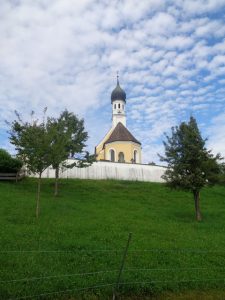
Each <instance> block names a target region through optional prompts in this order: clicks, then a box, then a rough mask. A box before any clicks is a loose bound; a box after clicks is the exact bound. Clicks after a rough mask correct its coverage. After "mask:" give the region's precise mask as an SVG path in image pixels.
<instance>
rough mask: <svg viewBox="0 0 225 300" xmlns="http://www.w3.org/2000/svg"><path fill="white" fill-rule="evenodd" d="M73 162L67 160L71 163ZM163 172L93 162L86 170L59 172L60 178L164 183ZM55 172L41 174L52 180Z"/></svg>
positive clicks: (150, 167)
mask: <svg viewBox="0 0 225 300" xmlns="http://www.w3.org/2000/svg"><path fill="white" fill-rule="evenodd" d="M72 162H74V160H68V163H72ZM164 172H165V167H160V166H150V165H141V164H140V165H139V164H124V163H112V162H102V161H99V162H95V163H93V164H92V165H91V166H90V167H87V168H76V167H74V168H72V169H66V170H65V171H64V172H62V171H60V177H61V178H81V179H121V180H137V181H151V182H164V180H163V179H162V178H161V176H162V175H163V174H164ZM54 176H55V172H54V170H53V169H52V168H48V169H47V170H45V172H44V173H43V177H45V178H54Z"/></svg>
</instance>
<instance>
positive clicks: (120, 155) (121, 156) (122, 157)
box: [118, 152, 125, 163]
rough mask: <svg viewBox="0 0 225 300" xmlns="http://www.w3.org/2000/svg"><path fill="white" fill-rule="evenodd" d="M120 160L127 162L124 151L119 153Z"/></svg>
mask: <svg viewBox="0 0 225 300" xmlns="http://www.w3.org/2000/svg"><path fill="white" fill-rule="evenodd" d="M118 162H120V163H124V162H125V159H124V153H123V152H120V153H119V155H118Z"/></svg>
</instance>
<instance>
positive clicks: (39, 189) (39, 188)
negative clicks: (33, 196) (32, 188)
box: [36, 173, 41, 219]
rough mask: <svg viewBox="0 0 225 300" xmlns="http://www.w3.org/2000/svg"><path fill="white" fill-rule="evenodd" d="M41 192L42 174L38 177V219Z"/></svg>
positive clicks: (37, 215)
mask: <svg viewBox="0 0 225 300" xmlns="http://www.w3.org/2000/svg"><path fill="white" fill-rule="evenodd" d="M40 191H41V173H40V174H39V177H38V188H37V203H36V218H37V219H38V217H39V213H40Z"/></svg>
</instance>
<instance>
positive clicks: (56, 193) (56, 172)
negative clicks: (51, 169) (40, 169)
mask: <svg viewBox="0 0 225 300" xmlns="http://www.w3.org/2000/svg"><path fill="white" fill-rule="evenodd" d="M58 181H59V167H56V169H55V192H54V196H55V197H57V196H58V194H59V192H58V191H59V187H58Z"/></svg>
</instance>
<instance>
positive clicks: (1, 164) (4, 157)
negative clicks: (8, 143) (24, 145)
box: [0, 149, 23, 173]
mask: <svg viewBox="0 0 225 300" xmlns="http://www.w3.org/2000/svg"><path fill="white" fill-rule="evenodd" d="M22 165H23V163H22V162H21V161H20V160H19V159H17V158H13V157H12V156H11V155H10V154H9V153H8V152H7V151H6V150H4V149H0V172H1V173H16V172H18V171H19V170H20V169H21V168H22Z"/></svg>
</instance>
